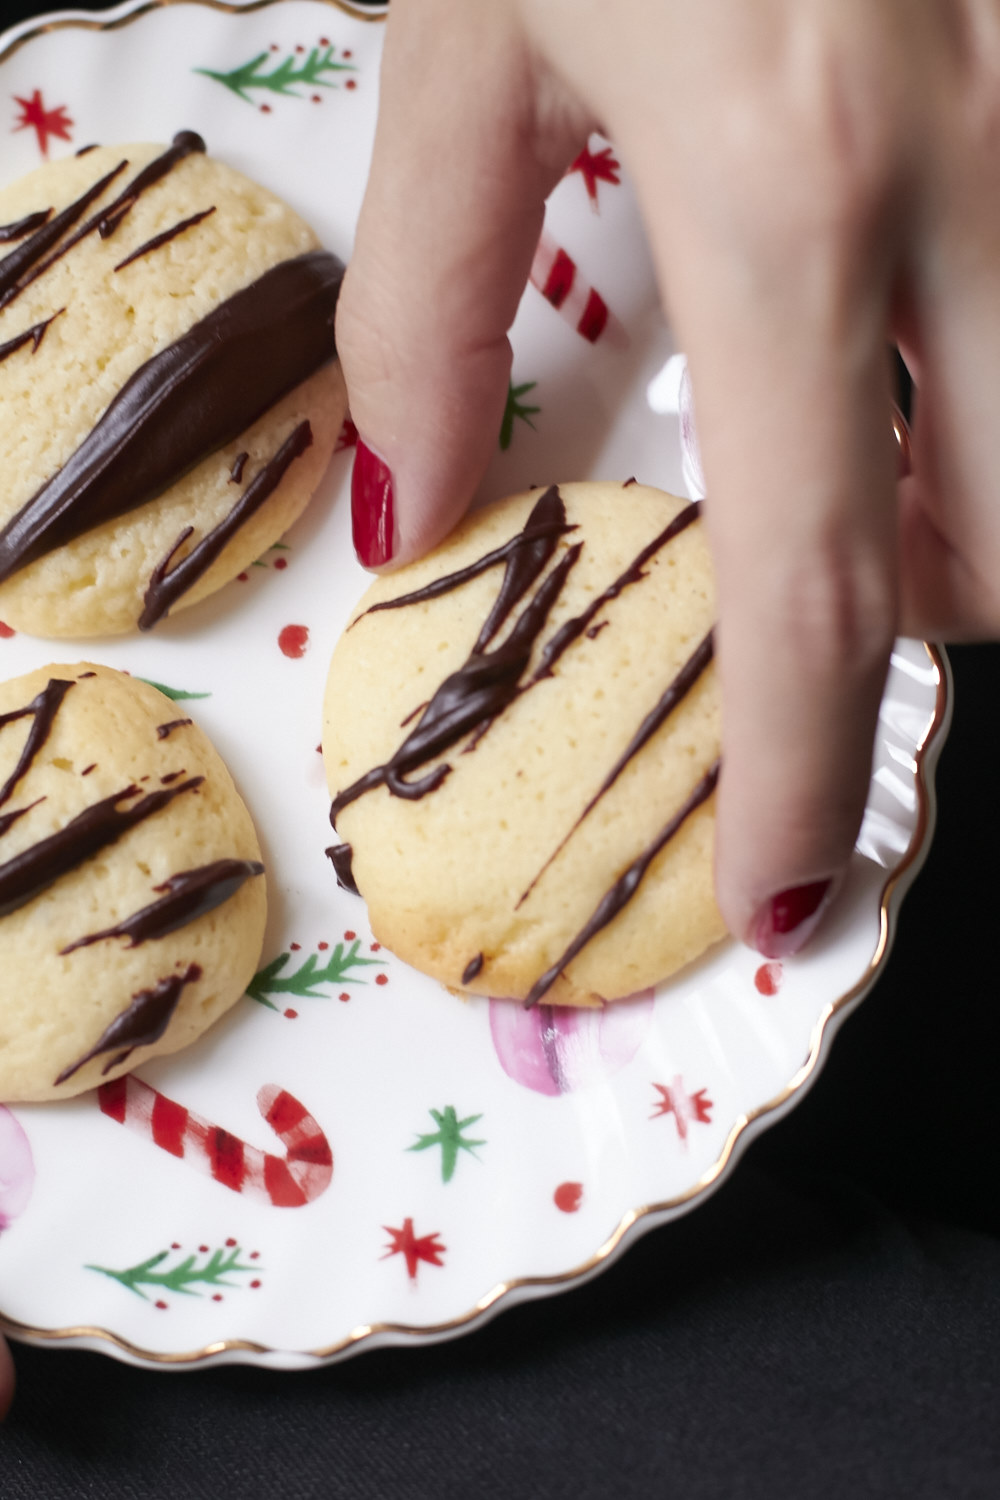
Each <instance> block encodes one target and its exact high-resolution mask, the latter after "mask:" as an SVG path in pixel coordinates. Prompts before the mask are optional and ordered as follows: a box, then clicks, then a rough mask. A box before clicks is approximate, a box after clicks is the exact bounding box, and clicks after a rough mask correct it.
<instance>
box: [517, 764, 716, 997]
mask: <svg viewBox="0 0 1000 1500" xmlns="http://www.w3.org/2000/svg"><path fill="white" fill-rule="evenodd" d="M718 779H719V762H718V761H714V762H713V764H712V765H711V766H710V767H709V768H708V770H707V771H706V772H705V774H704V776H702V778H701V779H700V781H698V782H697V783H696V785H695V787H694V789H693V791H692V792H691V793H690V794H689V796H688V797H687V798H686V799H685V801H684V802H683V804H682V805H681V807H680V808H679V809H678V810H677V812H675V813H674V815H673V817H672V818H671V819H670V821H669V822H668V823H666V824H665V825H664V827H663V828H661V829H660V832H659V833H658V834H657V835H656V838H655V839H654V840H653V842H652V843H651V844H648V845H647V846H646V848H645V849H644V850H643V851H642V853H641V854H640V855H639V856H638V858H636V859H634V860H633V861H632V863H631V864H630V865H629V867H628V869H627V870H626V871H625V873H624V874H623V875H621V876H619V878H618V879H617V880H616V881H615V883H614V885H613V886H612V887H611V888H610V890H608V891H606V892H605V894H604V895H603V896H602V897H601V899H600V901H599V902H598V904H597V906H596V907H595V909H594V912H593V914H592V916H591V917H590V918H589V920H588V921H587V922H586V923H585V924H584V926H583V927H581V929H580V931H579V932H578V933H577V935H576V937H575V938H574V939H573V941H572V942H571V943H570V944H569V946H568V948H566V949H565V951H564V952H563V953H562V954H560V956H559V958H557V959H556V961H555V963H554V964H552V965H551V967H550V968H548V969H546V971H545V973H544V974H542V975H541V977H540V978H539V979H536V981H535V983H534V984H533V985H532V986H531V989H530V990H529V991H528V996H527V999H526V1000H525V1002H524V1006H525V1009H526V1010H528V1009H530V1008H531V1006H533V1005H537V1004H538V1001H539V1000H540V999H541V998H542V996H543V995H544V994H546V993H547V991H549V990H550V989H551V988H552V986H553V985H554V984H555V982H556V980H557V979H558V978H559V975H560V974H561V973H562V971H563V969H565V968H566V967H567V965H568V964H571V963H572V961H573V959H574V958H576V956H577V954H578V953H579V952H580V951H581V949H583V948H585V947H586V946H587V944H588V943H589V942H590V940H591V938H594V937H596V936H597V934H598V933H599V932H600V931H601V929H602V928H603V927H607V925H608V923H609V922H611V921H613V920H614V918H615V917H616V916H617V915H618V913H619V912H620V911H621V910H622V908H623V907H624V906H626V905H627V904H628V903H629V901H631V899H632V897H633V896H634V895H635V893H636V891H637V890H638V889H639V885H640V882H641V881H642V878H643V876H644V875H645V873H646V871H647V870H648V869H649V867H650V865H651V864H652V862H653V860H654V859H655V858H656V856H657V855H658V854H659V853H660V851H661V850H662V849H664V848H665V847H666V846H667V844H668V843H669V842H670V840H671V839H672V838H673V837H674V835H675V834H676V833H677V832H678V830H679V829H680V828H681V826H682V825H683V824H684V823H685V822H686V821H687V819H688V818H689V817H690V816H691V814H692V813H693V812H694V811H695V810H696V808H699V807H700V806H701V805H702V803H703V802H707V801H708V799H709V797H710V796H711V795H712V793H713V792H714V791H715V786H716V783H717V781H718Z"/></svg>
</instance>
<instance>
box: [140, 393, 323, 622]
mask: <svg viewBox="0 0 1000 1500" xmlns="http://www.w3.org/2000/svg"><path fill="white" fill-rule="evenodd" d="M312 440H313V438H312V428H311V426H310V425H309V422H308V421H304V422H300V423H299V425H298V426H297V427H296V428H295V430H294V432H293V433H292V434H291V436H290V437H287V438H286V439H285V441H284V442H283V443H282V445H281V447H280V448H279V449H278V451H277V453H276V454H275V455H274V457H273V458H270V459H268V461H267V463H266V464H265V465H264V467H263V468H262V469H259V470H258V471H257V473H256V474H255V475H254V477H253V479H252V480H251V481H250V483H249V484H248V485H247V487H246V489H245V490H244V491H243V493H242V495H241V496H240V498H239V499H238V500H237V502H236V504H235V505H234V506H233V508H232V510H231V511H230V512H229V514H228V515H227V516H225V517H224V518H223V519H222V520H221V521H220V522H219V524H218V526H213V528H212V530H211V531H209V532H208V533H207V534H206V535H205V536H203V537H202V539H201V541H200V542H197V543H196V544H195V546H193V547H192V548H191V551H190V552H189V553H188V554H187V556H186V557H182V558H181V560H180V562H178V563H175V564H174V566H173V567H171V566H170V563H171V560H172V558H173V557H174V555H175V553H176V552H177V549H178V548H179V547H181V546H183V544H184V543H185V542H186V541H187V539H188V537H189V536H190V535H191V533H192V531H193V529H194V528H193V527H191V526H186V527H185V528H184V530H183V531H182V532H181V534H180V536H179V537H178V538H177V540H176V542H175V543H174V545H173V546H172V547H171V549H170V551H169V552H168V553H167V555H166V557H165V558H164V559H163V561H162V562H159V563H157V565H156V567H155V568H154V569H153V572H152V575H151V576H150V580H149V586H148V588H147V589H146V592H145V594H144V596H143V607H142V614H141V615H140V616H139V629H140V630H151V629H152V628H153V626H154V625H155V624H156V622H157V620H161V619H162V618H163V616H164V615H165V614H166V612H167V610H168V609H169V608H170V606H171V605H172V604H174V603H175V602H176V601H177V600H178V599H179V598H180V596H181V595H182V594H185V593H187V591H188V589H189V588H190V587H191V585H192V584H193V583H194V582H195V580H196V579H198V578H200V577H201V575H202V574H203V573H205V572H207V570H208V569H209V568H210V567H211V565H212V563H214V561H215V559H216V558H217V557H218V556H219V553H220V552H221V551H222V549H223V547H225V545H226V543H227V542H228V541H229V540H230V538H231V537H232V536H234V535H235V533H236V532H237V531H238V530H239V528H240V527H241V526H242V525H243V524H244V522H245V521H248V520H249V519H250V517H251V516H252V515H253V514H254V513H255V512H256V511H258V510H260V508H261V506H262V505H263V504H264V501H265V500H267V499H268V498H269V496H271V495H273V493H274V491H275V490H276V489H277V488H278V485H279V484H280V483H281V481H282V479H283V478H284V476H285V474H286V473H287V471H288V469H289V467H290V466H291V465H292V464H293V463H294V462H295V460H296V459H297V458H299V457H300V456H301V455H302V454H303V453H304V452H305V451H306V449H307V448H310V447H311V446H312Z"/></svg>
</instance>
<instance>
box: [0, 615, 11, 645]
mask: <svg viewBox="0 0 1000 1500" xmlns="http://www.w3.org/2000/svg"><path fill="white" fill-rule="evenodd" d="M13 634H14V630H13V627H12V626H10V625H5V624H4V622H3V620H0V640H3V641H9V640H10V638H11V636H12V635H13Z"/></svg>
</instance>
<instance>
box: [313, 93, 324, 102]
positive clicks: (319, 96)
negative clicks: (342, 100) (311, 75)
mask: <svg viewBox="0 0 1000 1500" xmlns="http://www.w3.org/2000/svg"><path fill="white" fill-rule="evenodd" d="M312 102H313V103H314V104H322V103H323V95H322V94H313V95H312Z"/></svg>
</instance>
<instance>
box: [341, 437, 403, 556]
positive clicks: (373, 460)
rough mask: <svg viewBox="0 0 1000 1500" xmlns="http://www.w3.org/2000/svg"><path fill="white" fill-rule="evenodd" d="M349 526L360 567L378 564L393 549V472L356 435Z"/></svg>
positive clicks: (391, 552) (390, 553)
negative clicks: (356, 443) (356, 442)
mask: <svg viewBox="0 0 1000 1500" xmlns="http://www.w3.org/2000/svg"><path fill="white" fill-rule="evenodd" d="M351 528H352V531H353V533H354V550H355V552H356V553H357V554H358V561H359V562H360V563H361V566H362V567H363V568H380V567H381V566H382V564H383V563H387V562H389V561H390V559H391V558H392V554H393V552H394V550H395V516H394V512H393V503H392V475H391V474H390V472H389V469H388V467H387V466H386V465H385V464H384V463H383V462H382V460H381V459H380V458H379V457H378V456H377V455H376V454H374V453H373V452H372V450H371V449H370V448H368V447H366V445H365V444H364V443H363V442H362V441H361V439H360V438H358V445H357V448H356V449H355V453H354V470H353V473H352V474H351Z"/></svg>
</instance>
